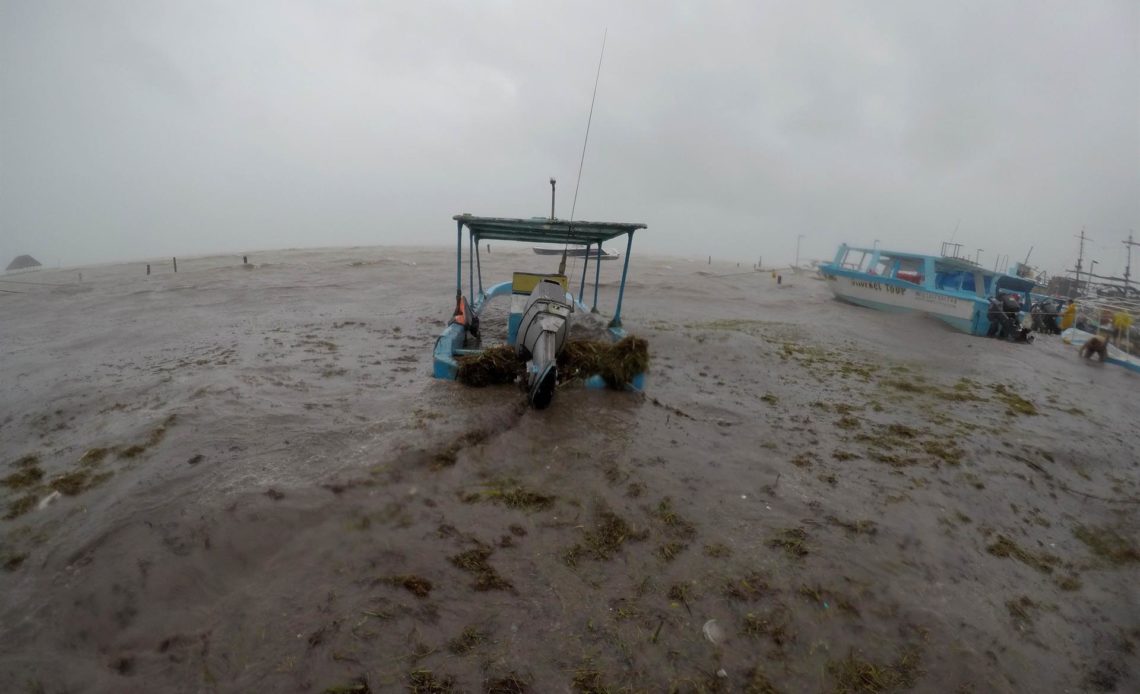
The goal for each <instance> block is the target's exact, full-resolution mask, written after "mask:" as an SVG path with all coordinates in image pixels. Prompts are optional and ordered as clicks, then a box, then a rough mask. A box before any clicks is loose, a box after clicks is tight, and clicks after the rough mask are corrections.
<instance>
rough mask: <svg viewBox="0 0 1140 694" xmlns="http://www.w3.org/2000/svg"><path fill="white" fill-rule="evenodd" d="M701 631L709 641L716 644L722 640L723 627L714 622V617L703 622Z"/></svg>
mask: <svg viewBox="0 0 1140 694" xmlns="http://www.w3.org/2000/svg"><path fill="white" fill-rule="evenodd" d="M701 631H702V632H703V633H704V635H705V638H706V639H708V640H709V642H710V643H713V644H717V643H720V642H721V641H723V640H724V629H722V628H721V626H720V625H719V624H717V623H716V620H715V619H710V620H709V621H707V622H705V625H704V626H703V627H701Z"/></svg>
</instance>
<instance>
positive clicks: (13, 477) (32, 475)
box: [0, 465, 44, 489]
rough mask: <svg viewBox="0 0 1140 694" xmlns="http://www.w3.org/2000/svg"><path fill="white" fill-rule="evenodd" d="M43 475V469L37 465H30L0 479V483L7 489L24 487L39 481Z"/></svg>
mask: <svg viewBox="0 0 1140 694" xmlns="http://www.w3.org/2000/svg"><path fill="white" fill-rule="evenodd" d="M43 477H44V471H43V470H41V469H40V468H39V467H37V466H35V465H32V466H31V467H25V468H23V469H22V470H20V471H19V472H13V473H12V474H10V475H8V476H7V477H5V478H4V479H2V480H0V485H3V486H5V487H7V488H8V489H24V488H25V487H31V486H34V485H36V484H39V481H40V480H42V479H43Z"/></svg>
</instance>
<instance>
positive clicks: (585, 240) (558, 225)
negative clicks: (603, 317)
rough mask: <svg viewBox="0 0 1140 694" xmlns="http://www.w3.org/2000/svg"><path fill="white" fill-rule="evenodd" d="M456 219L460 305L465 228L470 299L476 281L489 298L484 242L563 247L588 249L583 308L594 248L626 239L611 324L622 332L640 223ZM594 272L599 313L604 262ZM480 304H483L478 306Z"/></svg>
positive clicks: (580, 297) (595, 306)
mask: <svg viewBox="0 0 1140 694" xmlns="http://www.w3.org/2000/svg"><path fill="white" fill-rule="evenodd" d="M452 219H454V220H455V222H456V240H455V297H456V301H457V302H458V301H459V300H460V299H461V298H462V296H463V227H464V226H466V227H467V229H468V248H469V251H468V252H469V257H468V261H467V263H468V270H467V274H468V280H469V286H470V294H469V296H471V297H474V296H475V281H476V278H477V279H478V282H479V296H480V297H482V296H484V295H485V292H484V290H483V269H482V263H481V262H480V258H479V246H480V242H481V241H491V240H494V241H518V242H523V243H561V244H571V245H575V246H585V247H586V254H585V260H584V262H583V264H582V280H581V283H580V284H579V287H578V303H579V304H581V305H582V306H583V307H584V306H585V304H583V303H582V300H583V299H584V298H585V292H586V270H587V268H588V267H589V265H590V247H591V246H596V247H597V249H598V253H599V254H600V253H601V248H602V244H603V243H604V242H606V241H610V240H612V239H614V238H617V237H618V236H621V235H623V234H624V235H625V236H626V245H625V258H624V259H623V262H622V269H621V285H620V286H619V287H618V298H617V306H616V308H615V309H614V317H613V319H612V320H611V321H610V323H609V327H610V328H618V329H620V328H621V305H622V299H623V298H624V297H625V280H626V276H627V275H628V273H629V254H630V251H631V250H632V248H633V232H635V231H637V230H638V229H645V228H646V226H645V225H644V224H640V223H626V222H576V221H575V222H572V221H569V220H564V219H551V218H547V217H533V218H531V219H513V218H509V217H476V216H474V215H470V214H457V215H455V216H454V217H452ZM594 262H595V265H596V267H595V268H594V302H593V307H592V308H591V309H590V311H591V312H592V313H597V312H598V281H599V279H600V277H601V260H600V259H595V261H594ZM476 303H479V302H476Z"/></svg>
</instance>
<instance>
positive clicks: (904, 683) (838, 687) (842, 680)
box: [827, 648, 920, 694]
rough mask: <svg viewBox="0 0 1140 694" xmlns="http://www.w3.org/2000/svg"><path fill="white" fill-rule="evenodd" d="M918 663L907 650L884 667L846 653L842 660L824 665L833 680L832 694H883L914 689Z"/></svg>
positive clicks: (915, 653)
mask: <svg viewBox="0 0 1140 694" xmlns="http://www.w3.org/2000/svg"><path fill="white" fill-rule="evenodd" d="M919 659H920V657H919V652H918V649H916V648H907V649H906V650H904V651H903V653H902V655H900V656H899V659H898V660H897V661H896V662H894V663H888V664H886V665H882V664H879V663H873V662H870V661H868V660H864V659H862V658H859V657H857V656H856V655H855V654H854V653H848V654H847V657H846V658H844V659H843V660H833V661H831V662H830V663H828V664H827V672H828V673H829V674H830V675H831V676H832V677H834V678H835V692H836V694H849V693H850V694H863V693H864V692H887V691H891V690H894V689H901V688H909V687H913V686H914V683H915V679H916V677H917V675H918V674H919V669H918V666H919Z"/></svg>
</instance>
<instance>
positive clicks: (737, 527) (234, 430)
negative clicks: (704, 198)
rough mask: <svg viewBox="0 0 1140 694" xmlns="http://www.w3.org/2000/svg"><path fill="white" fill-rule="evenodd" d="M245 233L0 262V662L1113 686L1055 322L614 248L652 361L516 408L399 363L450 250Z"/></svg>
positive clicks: (93, 686) (328, 682)
mask: <svg viewBox="0 0 1140 694" xmlns="http://www.w3.org/2000/svg"><path fill="white" fill-rule="evenodd" d="M251 259H252V260H253V261H254V265H253V266H252V267H249V268H243V267H241V266H240V259H238V258H232V257H216V258H200V259H186V260H182V261H181V262H180V263H179V273H178V274H177V275H175V274H172V273H170V272H168V271H159V272H156V274H153V275H151V276H150V277H147V276H146V275H145V268H144V266H143V264H140V263H135V264H122V265H109V266H101V267H91V268H84V269H83V270H82V272H83V282H82V283H81V284H79V283H76V282H75V280H76V273H75V271H42V272H39V273H34V274H32V275H23V276H21V279H26V280H29V281H33V280H34V281H36V282H41V283H42V284H38V285H19V287H18V288H19V289H20V290H21V291H22V293H20V294H10V293H5V294H3V295H0V327H2V329H0V373H2V380H0V441H2V459H0V465H2V466H3V469H2V470H0V472H2V473H3V476H4V477H5V479H8V477H9V476H10V475H16V474H17V473H21V471H27V470H32V469H34V470H38V471H39V472H38V473H35V472H33V473H27V474H24V476H23V477H21V478H19V480H22V481H19V480H17V479H16V478H14V477H13V478H11V481H10V483H9V484H7V485H6V486H5V487H3V488H0V501H2V502H3V506H4V511H5V513H8V515H12V516H14V517H12V518H9V519H5V520H2V521H0V531H2V532H3V535H2V542H3V547H2V549H0V554H2V555H3V556H2V557H0V559H3V564H4V570H3V571H0V624H2V626H0V690H2V691H6V692H20V691H30V692H40V691H42V692H86V691H92V692H152V691H172V692H212V691H218V692H243V691H302V692H321V691H325V690H326V689H329V688H336V687H350V686H353V684H354V683H358V682H361V681H363V680H362V679H361V678H363V679H366V681H367V682H368V685H369V687H370V688H371V690H372V691H377V692H378V691H404V690H408V689H410V688H412V687H413V683H419V685H415V686H424V687H426V685H424V683H425V682H429V681H434V682H436V684H437V685H442V684H443V683H446V682H451V683H452V686H453V688H454V690H455V691H471V692H476V691H486V690H493V687H492V686H491V685H492V683H494V682H495V681H496V680H500V679H502V678H505V677H508V676H509V677H514V678H516V681H518V682H523V683H526V684H528V685H529V691H533V692H568V691H614V692H617V691H648V692H659V691H660V692H663V691H694V692H699V691H724V692H745V691H783V692H804V691H844V689H843V688H844V687H845V686H854V685H852V682H855V683H859V682H861V683H862V686H864V687H871V686H880V685H881V688H882V689H883V690H890V689H913V690H915V691H930V692H953V691H962V692H967V691H972V692H1020V691H1073V692H1076V691H1121V692H1124V691H1136V690H1137V689H1138V688H1140V665H1138V656H1137V646H1138V643H1140V593H1138V590H1137V588H1136V586H1137V585H1138V583H1140V581H1138V579H1140V563H1138V561H1137V559H1138V556H1137V548H1138V546H1140V540H1138V538H1140V522H1138V518H1137V508H1138V504H1140V484H1138V482H1140V462H1138V460H1137V458H1138V454H1137V450H1138V449H1140V446H1138V443H1140V441H1138V436H1137V424H1138V422H1137V414H1138V412H1140V409H1138V408H1137V405H1136V402H1137V395H1138V389H1137V384H1138V380H1137V378H1136V376H1134V375H1132V374H1128V373H1126V372H1124V371H1122V370H1119V369H1115V368H1112V367H1100V366H1096V365H1090V364H1088V363H1085V362H1082V361H1081V360H1079V359H1078V358H1077V357H1076V355H1075V352H1074V350H1073V349H1072V348H1070V347H1068V346H1065V345H1063V344H1062V343H1060V341H1059V339H1058V338H1050V337H1042V338H1040V339H1039V341H1038V342H1037V343H1036V344H1035V345H1032V346H1025V345H1012V344H1005V343H999V342H996V341H988V340H985V339H981V338H974V337H969V336H966V335H961V334H958V333H954V332H952V331H950V330H949V329H947V328H944V327H942V326H941V325H940V324H939V323H937V322H934V321H932V320H930V319H924V318H916V317H906V316H895V315H888V314H883V313H877V312H873V311H869V310H865V309H861V308H856V307H852V306H848V305H845V304H841V303H839V302H836V301H834V300H833V299H831V298H830V296H829V295H828V293H827V288H826V286H825V285H824V283H823V282H819V281H815V280H813V279H811V278H809V277H787V278H785V281H784V283H783V284H781V285H777V284H776V283H775V281H774V280H772V278H771V277H770V276H769V275H768V274H767V273H747V272H746V270H747V268H744V269H743V270H741V269H738V268H737V267H736V265H735V263H720V264H716V263H714V264H713V265H711V266H710V265H707V264H705V263H703V262H698V263H693V262H688V261H686V260H683V259H676V258H644V257H635V258H634V260H633V262H632V267H631V277H632V280H631V283H630V286H629V288H628V289H627V294H626V297H625V307H624V314H625V325H626V327H627V329H628V330H630V331H631V332H633V333H635V334H637V335H640V336H643V337H646V338H647V339H648V340H649V343H650V350H651V357H652V366H651V370H650V376H649V382H648V388H647V393H646V395H645V396H644V397H642V396H638V395H634V394H628V393H616V392H606V391H591V390H584V389H582V388H580V387H574V386H570V387H566V388H563V389H562V390H560V391H559V393H558V394H557V396H556V398H555V401H554V404H553V406H552V407H551V408H550V409H549V410H546V411H543V412H532V411H527V410H526V409H525V407H522V406H521V405H522V398H523V396H522V394H521V393H520V392H519V391H518V390H517V389H515V388H512V387H500V388H490V389H483V390H470V389H465V388H463V387H462V386H459V385H457V384H455V383H451V382H444V381H436V380H433V379H431V378H430V377H429V374H430V369H431V354H430V353H431V345H432V342H433V340H434V339H435V337H436V335H437V334H438V333H439V331H440V329H441V328H442V326H443V321H444V320H445V319H446V318H447V317H448V315H449V313H450V309H451V307H452V301H453V298H452V297H453V295H452V290H451V288H450V285H449V278H450V277H453V276H454V274H453V273H454V264H453V263H454V258H453V256H452V255H451V254H450V253H449V252H448V251H445V250H441V249H411V248H356V249H336V250H324V251H282V252H273V253H261V254H255V255H254V256H251ZM483 260H484V261H485V262H484V275H485V276H486V277H487V278H488V280H489V281H490V280H494V281H497V280H498V279H501V278H504V277H505V276H507V274H508V273H509V271H510V270H512V269H520V270H535V269H538V270H544V269H552V267H551V268H546V267H545V266H542V263H544V262H548V261H549V259H540V258H536V257H534V256H532V255H530V254H529V253H528V252H521V251H520V252H506V251H504V250H501V249H498V248H496V249H494V250H493V253H492V254H491V255H490V256H487V257H484V259H483ZM620 266H621V263H606V264H604V265H603V268H602V283H603V286H602V289H601V301H600V305H601V306H602V307H604V308H606V309H607V310H612V306H613V299H614V294H615V291H616V285H617V280H618V278H619V276H620V271H621V267H620ZM156 267H157V266H156ZM737 273H743V274H737ZM590 274H591V275H592V274H593V271H592V270H591V271H590ZM725 275H727V276H725ZM100 449H104V450H103V451H102V452H101V453H100V452H99V451H100ZM67 475H70V476H71V477H67V478H65V476H67ZM63 479H69V480H71V482H72V483H73V484H71V486H68V485H67V484H65V483H64V482H63V481H61V480H63ZM9 487H17V488H9ZM53 488H59V489H66V490H67V491H69V492H70V493H69V494H64V495H55V496H53V495H51V492H52V490H53ZM527 493H529V496H528V494H527ZM56 496H58V498H56ZM547 497H553V498H552V499H550V498H547ZM46 498H54V501H50V502H47V503H46V505H45V506H44V507H43V508H42V509H38V508H36V505H38V504H40V502H41V501H43V500H44V499H46ZM22 499H26V500H27V501H21V500H22ZM21 504H23V505H22V506H21ZM29 506H30V510H28V508H29ZM19 511H25V512H23V513H19ZM473 557H475V558H479V559H480V560H481V562H482V563H479V562H474V563H472V562H471V561H470V560H471V559H472V558H473ZM480 567H482V568H480ZM428 583H430V590H425V586H426V585H427V584H428ZM710 620H714V621H712V622H711V623H710ZM706 633H707V634H708V635H706ZM710 635H711V636H712V637H713V639H712V640H710V638H709V636H710ZM714 640H715V642H714ZM426 672H430V673H431V674H430V675H427V674H425V673H426ZM414 673H418V674H414ZM853 673H854V674H853ZM851 677H855V678H856V679H854V680H853V679H850V678H851ZM860 677H861V678H862V679H859V678H860ZM765 685H767V686H771V687H773V688H774V689H771V690H769V689H764V688H763V687H764V686H765ZM499 686H504V685H503V684H502V683H500V685H499ZM334 691H335V689H334ZM346 691H351V690H346ZM424 691H427V689H426V688H425V689H424Z"/></svg>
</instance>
